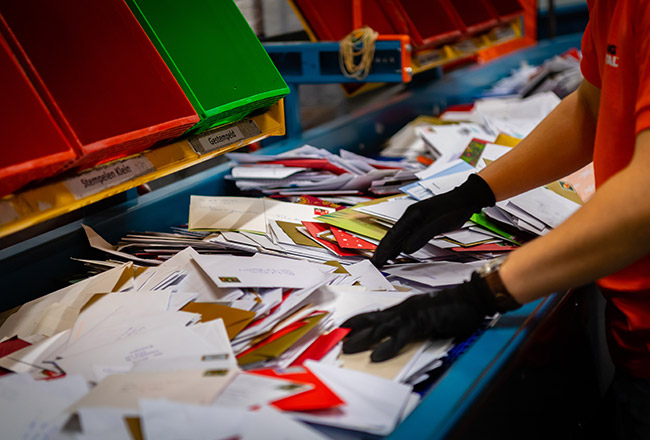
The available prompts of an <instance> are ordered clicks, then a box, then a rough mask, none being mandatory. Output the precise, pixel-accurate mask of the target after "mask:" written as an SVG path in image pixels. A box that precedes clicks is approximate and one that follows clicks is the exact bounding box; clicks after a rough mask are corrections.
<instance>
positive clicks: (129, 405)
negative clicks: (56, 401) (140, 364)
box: [67, 369, 237, 414]
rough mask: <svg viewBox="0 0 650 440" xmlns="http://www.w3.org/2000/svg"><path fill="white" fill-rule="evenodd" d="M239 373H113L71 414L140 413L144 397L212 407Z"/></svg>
mask: <svg viewBox="0 0 650 440" xmlns="http://www.w3.org/2000/svg"><path fill="white" fill-rule="evenodd" d="M236 374H237V371H236V370H234V369H230V370H183V371H156V372H153V371H144V372H141V371H138V372H129V373H124V374H112V375H110V376H106V378H104V379H103V380H102V381H101V382H99V383H98V384H97V386H96V387H94V388H93V389H92V390H90V392H89V393H88V394H86V395H85V396H84V397H82V398H81V399H79V400H78V401H77V402H75V403H74V404H73V405H72V406H71V407H69V408H68V409H67V411H68V412H70V413H73V412H75V411H76V410H77V409H79V408H85V407H109V408H120V409H122V410H124V411H125V412H126V413H130V414H136V413H137V411H138V400H139V399H143V398H148V399H169V400H174V401H178V402H185V403H195V404H198V405H208V404H210V403H212V402H213V401H214V399H216V398H217V396H218V395H219V393H220V392H221V391H222V390H223V389H224V388H225V387H227V386H228V384H229V383H230V382H231V381H232V380H233V379H234V378H235V375H236Z"/></svg>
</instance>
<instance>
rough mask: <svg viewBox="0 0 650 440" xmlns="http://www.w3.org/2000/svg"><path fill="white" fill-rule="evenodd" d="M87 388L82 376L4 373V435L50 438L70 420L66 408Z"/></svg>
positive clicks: (0, 398) (0, 383)
mask: <svg viewBox="0 0 650 440" xmlns="http://www.w3.org/2000/svg"><path fill="white" fill-rule="evenodd" d="M87 392H88V385H87V384H86V382H85V381H84V380H83V378H81V377H79V376H66V377H63V378H60V379H53V380H42V381H35V380H33V379H32V378H31V377H30V376H28V375H22V374H12V375H7V376H4V377H0V408H2V411H0V426H2V438H7V439H22V438H30V439H32V438H39V439H40V438H49V436H50V435H51V434H52V433H56V432H59V430H60V428H61V427H62V426H63V425H64V424H65V422H66V421H67V419H68V414H65V413H64V410H65V408H66V407H67V406H68V405H70V404H72V403H73V402H74V401H76V400H77V399H79V398H80V397H82V396H83V395H84V394H86V393H87Z"/></svg>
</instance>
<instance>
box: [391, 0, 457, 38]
mask: <svg viewBox="0 0 650 440" xmlns="http://www.w3.org/2000/svg"><path fill="white" fill-rule="evenodd" d="M394 1H395V4H396V5H397V6H398V7H399V8H400V9H401V13H402V15H403V16H405V17H406V20H407V23H408V25H409V28H410V34H411V39H412V41H413V46H414V47H415V48H416V49H422V48H427V47H433V46H438V45H441V44H445V43H449V42H450V41H453V40H455V39H458V38H460V37H461V36H462V34H463V25H462V23H461V22H460V19H459V17H458V15H457V14H456V11H454V9H453V7H452V6H451V5H450V4H449V3H448V2H447V1H446V0H430V1H426V2H424V1H421V0H394Z"/></svg>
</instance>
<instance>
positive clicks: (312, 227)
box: [302, 222, 359, 257]
mask: <svg viewBox="0 0 650 440" xmlns="http://www.w3.org/2000/svg"><path fill="white" fill-rule="evenodd" d="M302 224H303V225H305V227H306V228H307V232H309V234H310V235H311V236H312V237H314V240H316V241H317V242H319V243H320V244H322V245H323V246H325V247H326V248H327V249H329V250H331V251H332V252H334V253H335V254H336V255H338V256H339V257H358V256H359V254H357V253H354V252H346V251H344V250H343V249H341V247H340V246H337V245H335V244H334V243H331V242H329V241H327V240H324V239H322V238H320V237H319V236H318V234H320V233H321V232H325V231H329V230H330V228H329V226H328V225H326V224H325V223H317V222H302Z"/></svg>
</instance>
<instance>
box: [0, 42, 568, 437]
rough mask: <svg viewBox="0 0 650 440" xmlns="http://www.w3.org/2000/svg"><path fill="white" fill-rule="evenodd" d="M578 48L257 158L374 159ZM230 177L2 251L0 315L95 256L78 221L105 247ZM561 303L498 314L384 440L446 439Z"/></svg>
mask: <svg viewBox="0 0 650 440" xmlns="http://www.w3.org/2000/svg"><path fill="white" fill-rule="evenodd" d="M579 45H580V36H579V35H571V36H567V37H562V38H558V39H556V40H554V41H549V42H543V43H540V44H538V45H537V46H536V47H534V48H532V49H528V50H523V51H519V52H517V53H515V54H512V55H510V56H507V57H503V58H500V59H499V60H496V61H494V62H490V63H486V64H484V65H482V66H472V67H469V68H464V69H460V70H458V71H454V72H451V73H449V74H447V75H445V76H444V77H443V78H442V79H440V80H438V81H436V82H434V83H431V84H427V85H420V86H417V87H413V88H410V89H407V90H405V91H403V92H401V93H400V94H398V95H396V96H394V97H393V98H392V99H389V100H387V101H386V102H382V103H381V104H378V105H376V106H373V107H368V108H366V109H364V110H363V111H361V112H358V113H355V114H354V115H352V116H350V117H345V118H340V119H337V120H335V121H332V122H331V123H328V124H325V125H323V126H321V127H318V128H316V129H313V130H309V131H307V132H305V133H302V134H300V136H299V137H298V138H295V139H287V140H284V141H282V142H279V143H276V144H273V145H271V146H270V147H267V148H264V149H262V150H261V151H260V153H261V154H277V153H280V152H283V151H287V150H289V149H292V148H295V147H297V146H300V145H302V144H304V143H310V144H312V145H314V146H317V147H321V148H326V149H328V150H331V151H336V150H337V149H339V148H346V149H349V150H351V151H356V152H361V153H365V154H372V153H374V152H376V151H378V148H379V147H380V145H381V144H382V142H383V141H384V139H385V138H386V137H387V136H390V135H392V134H393V133H395V132H396V131H397V130H399V129H400V128H401V127H402V126H403V125H404V124H406V123H407V122H408V121H410V120H412V119H414V118H415V117H416V116H418V115H421V114H431V113H433V112H434V110H435V109H440V108H444V107H445V106H447V105H451V104H459V103H464V102H471V101H472V100H473V99H475V98H477V97H478V96H480V94H481V93H482V92H483V91H484V90H485V89H486V88H488V87H489V86H491V85H492V84H493V83H494V82H495V81H497V80H498V79H500V78H502V77H503V76H505V75H507V74H508V73H509V72H510V71H511V70H512V69H515V68H517V67H518V66H519V65H520V63H521V62H522V61H524V60H526V61H528V62H529V63H531V64H537V63H541V62H542V61H543V60H545V59H547V58H549V57H551V56H552V55H555V54H558V53H561V52H563V51H565V50H567V49H569V48H571V47H579ZM380 127H381V129H380ZM228 170H229V165H228V164H222V165H219V166H217V167H215V168H213V169H209V170H205V171H203V172H201V173H198V174H196V175H194V176H191V177H188V178H186V179H183V180H181V181H178V182H176V183H173V184H171V185H168V186H166V187H163V188H161V189H158V190H155V191H153V192H151V193H149V194H145V195H143V196H140V197H137V198H132V199H128V200H126V201H125V202H124V203H121V204H119V205H116V206H114V207H112V208H110V209H106V210H104V211H101V212H99V213H97V214H95V215H93V216H90V217H86V218H84V219H83V221H80V222H74V223H71V224H69V225H66V226H64V227H61V228H58V229H56V230H52V231H50V232H47V233H45V234H42V235H40V236H37V237H35V238H32V239H30V240H26V241H25V242H22V243H19V244H16V245H14V246H11V247H8V248H6V249H3V250H1V251H0V279H1V280H2V281H3V286H2V291H3V295H2V308H1V310H6V309H8V308H10V307H13V306H15V305H18V304H21V303H23V302H26V301H27V300H29V299H33V298H36V297H38V296H41V295H43V294H45V293H48V292H50V291H52V290H53V289H54V287H55V285H56V282H55V281H56V278H57V277H58V274H59V273H62V274H72V273H74V272H75V271H76V270H77V267H76V265H77V263H75V262H72V261H70V259H69V257H93V253H94V251H93V250H91V249H89V246H88V244H87V241H86V239H85V236H84V233H83V231H82V229H81V227H80V223H82V222H83V223H84V224H88V225H90V226H92V227H93V228H95V230H96V231H97V232H98V233H100V234H101V235H102V236H104V237H105V238H106V239H107V240H108V241H109V242H112V243H115V242H116V241H117V240H118V239H119V238H120V237H121V236H122V235H123V234H124V233H125V232H127V231H129V230H158V231H165V230H168V228H169V227H170V226H173V225H178V224H182V223H184V222H186V221H187V213H188V209H189V200H190V195H224V194H233V188H232V187H231V186H230V182H227V181H225V180H224V179H223V177H224V175H225V174H227V173H228ZM560 299H561V296H560V295H555V296H552V297H548V298H546V299H544V300H539V301H537V302H534V303H532V304H528V305H526V306H525V307H523V308H522V309H520V310H518V311H515V312H511V313H508V314H506V315H504V317H502V319H501V320H500V321H499V322H498V323H497V325H496V326H494V327H493V328H490V329H488V330H487V331H486V332H485V333H483V334H482V335H481V336H480V337H479V338H478V339H477V340H476V341H475V342H474V343H473V344H472V345H471V346H470V348H469V349H468V350H467V351H466V352H465V353H464V354H463V355H462V356H461V357H460V358H459V359H457V360H456V362H455V363H454V364H453V365H452V367H451V368H450V369H449V371H448V372H447V373H446V375H445V376H444V377H442V378H441V380H440V381H439V383H438V384H437V385H436V387H435V388H433V389H432V390H431V392H430V393H429V394H428V395H426V396H425V397H424V399H423V401H422V402H421V403H420V405H419V406H418V407H417V408H416V409H415V410H414V411H413V413H412V414H411V415H410V416H409V417H408V418H407V419H406V420H405V421H404V422H403V423H402V424H401V425H400V426H398V427H397V429H396V430H395V431H394V433H393V434H392V435H391V436H390V438H391V439H407V438H408V439H415V438H444V437H445V436H446V435H447V434H448V433H449V432H450V430H451V429H452V428H453V427H454V426H455V425H457V424H458V423H459V422H460V421H461V420H462V418H463V415H464V414H465V412H466V411H467V410H468V408H470V407H471V406H472V405H473V404H474V403H475V402H476V399H477V397H478V396H480V395H481V393H482V392H484V390H485V389H486V387H487V386H488V385H489V384H490V383H491V382H492V381H493V380H494V378H495V377H497V376H498V375H499V374H500V373H501V372H502V371H503V369H504V366H505V365H506V364H507V363H508V361H509V360H510V359H511V358H512V356H513V354H514V353H515V352H516V351H517V350H518V349H519V348H520V347H521V344H522V342H523V341H525V340H526V338H528V337H529V336H530V335H531V333H532V332H534V330H535V328H536V327H537V326H538V325H539V322H541V321H542V320H543V319H545V318H546V317H548V315H549V313H550V311H551V310H552V309H553V307H554V305H556V304H557V303H558V301H559V300H560Z"/></svg>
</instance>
